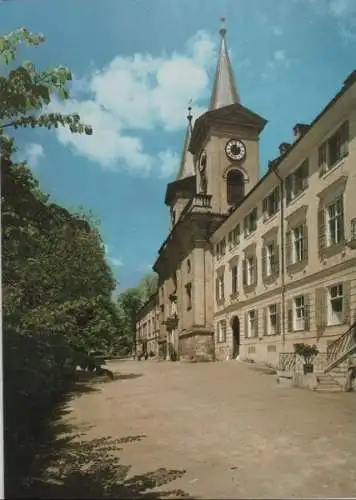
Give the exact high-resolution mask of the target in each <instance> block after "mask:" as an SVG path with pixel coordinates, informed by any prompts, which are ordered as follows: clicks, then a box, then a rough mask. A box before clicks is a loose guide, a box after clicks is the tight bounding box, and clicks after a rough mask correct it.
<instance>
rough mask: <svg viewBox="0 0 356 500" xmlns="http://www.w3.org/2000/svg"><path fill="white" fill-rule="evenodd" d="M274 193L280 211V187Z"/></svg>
mask: <svg viewBox="0 0 356 500" xmlns="http://www.w3.org/2000/svg"><path fill="white" fill-rule="evenodd" d="M274 193H275V197H276V206H277V210H279V209H280V204H281V190H280V188H279V186H277V187H276V189H275V191H274Z"/></svg>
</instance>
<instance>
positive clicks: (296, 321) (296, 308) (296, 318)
mask: <svg viewBox="0 0 356 500" xmlns="http://www.w3.org/2000/svg"><path fill="white" fill-rule="evenodd" d="M304 329H305V304H304V296H303V295H299V296H298V297H295V298H294V300H293V330H294V331H296V332H297V331H300V330H304Z"/></svg>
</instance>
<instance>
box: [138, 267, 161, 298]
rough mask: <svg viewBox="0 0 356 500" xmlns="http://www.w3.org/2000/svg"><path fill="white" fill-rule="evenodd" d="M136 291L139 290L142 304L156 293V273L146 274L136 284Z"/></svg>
mask: <svg viewBox="0 0 356 500" xmlns="http://www.w3.org/2000/svg"><path fill="white" fill-rule="evenodd" d="M138 289H139V290H140V293H141V297H142V300H143V302H144V303H145V302H147V300H148V299H149V298H150V297H151V296H152V295H153V294H154V293H156V292H157V289H158V276H157V274H156V273H149V274H146V275H145V276H144V277H143V278H142V279H141V281H140V282H139V284H138Z"/></svg>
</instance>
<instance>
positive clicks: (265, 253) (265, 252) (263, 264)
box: [261, 246, 267, 279]
mask: <svg viewBox="0 0 356 500" xmlns="http://www.w3.org/2000/svg"><path fill="white" fill-rule="evenodd" d="M261 253H262V256H261V260H262V278H263V279H265V277H266V259H267V250H266V247H265V246H263V247H262V251H261Z"/></svg>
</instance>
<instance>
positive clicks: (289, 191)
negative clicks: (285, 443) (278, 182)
mask: <svg viewBox="0 0 356 500" xmlns="http://www.w3.org/2000/svg"><path fill="white" fill-rule="evenodd" d="M285 187H286V200H287V203H289V202H290V201H291V200H292V176H291V175H288V177H287V178H286V181H285Z"/></svg>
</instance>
